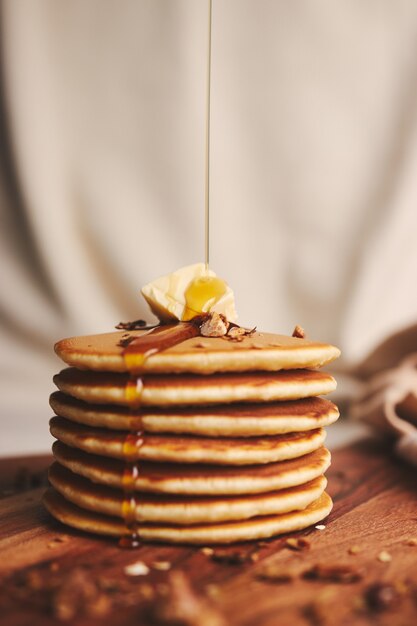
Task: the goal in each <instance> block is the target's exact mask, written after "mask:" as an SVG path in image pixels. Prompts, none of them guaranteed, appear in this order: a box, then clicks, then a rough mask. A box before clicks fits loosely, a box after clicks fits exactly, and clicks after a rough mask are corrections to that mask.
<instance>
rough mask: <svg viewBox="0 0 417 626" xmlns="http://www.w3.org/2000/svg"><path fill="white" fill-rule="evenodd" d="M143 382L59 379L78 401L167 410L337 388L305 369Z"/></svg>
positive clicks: (95, 376) (85, 374)
mask: <svg viewBox="0 0 417 626" xmlns="http://www.w3.org/2000/svg"><path fill="white" fill-rule="evenodd" d="M135 380H136V379H135ZM138 380H139V383H140V384H139V386H137V385H136V384H135V382H134V381H132V380H131V379H130V378H129V376H128V375H126V374H113V373H103V372H90V371H80V370H77V369H75V368H67V369H65V370H63V371H62V372H60V373H59V374H57V375H56V376H54V383H55V384H56V386H57V387H58V389H59V390H60V391H62V392H63V393H66V394H68V395H70V396H73V397H74V398H77V399H78V400H83V401H85V402H91V403H94V404H102V403H108V404H117V405H125V406H129V405H135V404H138V403H139V402H140V404H141V406H159V407H164V406H177V405H180V406H182V405H199V404H222V403H228V402H271V401H275V400H298V399H300V398H307V397H309V396H319V395H322V394H327V393H330V392H331V391H333V390H334V389H335V388H336V381H335V379H334V378H333V377H332V376H330V374H327V373H326V372H319V371H314V370H304V369H303V370H301V369H295V370H288V371H282V372H250V373H242V374H211V375H207V376H197V375H192V374H188V375H187V374H182V375H171V376H162V375H161V376H153V375H149V376H146V377H145V378H144V380H142V379H140V378H139V379H138ZM132 383H133V384H132Z"/></svg>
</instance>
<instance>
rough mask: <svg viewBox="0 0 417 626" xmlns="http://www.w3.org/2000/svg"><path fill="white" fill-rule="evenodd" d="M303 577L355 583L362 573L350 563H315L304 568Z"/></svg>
mask: <svg viewBox="0 0 417 626" xmlns="http://www.w3.org/2000/svg"><path fill="white" fill-rule="evenodd" d="M303 578H305V579H307V580H321V581H326V582H333V583H355V582H357V581H359V580H361V579H362V575H361V573H360V572H359V571H358V570H357V569H355V568H353V567H351V566H350V565H322V564H317V565H314V566H313V567H312V568H310V569H308V570H306V571H305V572H304V573H303Z"/></svg>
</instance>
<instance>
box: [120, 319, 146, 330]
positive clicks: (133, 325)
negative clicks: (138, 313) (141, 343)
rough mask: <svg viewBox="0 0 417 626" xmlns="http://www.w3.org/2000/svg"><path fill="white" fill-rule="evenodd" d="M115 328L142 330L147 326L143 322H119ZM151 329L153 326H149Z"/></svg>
mask: <svg viewBox="0 0 417 626" xmlns="http://www.w3.org/2000/svg"><path fill="white" fill-rule="evenodd" d="M115 328H117V329H118V330H139V329H140V330H144V329H145V328H148V324H147V322H145V320H135V321H134V322H119V323H118V324H117V326H116V327H115ZM151 328H154V326H151Z"/></svg>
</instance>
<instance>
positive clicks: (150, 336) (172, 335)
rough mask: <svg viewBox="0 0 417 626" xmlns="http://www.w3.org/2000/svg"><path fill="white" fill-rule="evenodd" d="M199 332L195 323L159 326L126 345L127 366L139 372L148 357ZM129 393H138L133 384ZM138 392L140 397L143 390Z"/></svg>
mask: <svg viewBox="0 0 417 626" xmlns="http://www.w3.org/2000/svg"><path fill="white" fill-rule="evenodd" d="M199 334H200V329H199V327H198V326H197V325H195V324H187V323H184V322H179V323H178V324H170V325H162V326H157V327H156V328H154V329H153V330H151V331H150V332H149V333H146V334H145V335H140V336H139V337H135V339H133V341H131V342H130V343H129V345H128V346H126V348H125V349H124V351H123V356H124V359H125V363H126V368H127V369H128V370H129V372H131V373H135V374H136V373H138V374H139V373H141V372H142V371H143V366H144V365H145V362H146V359H147V358H148V357H150V356H151V355H152V354H155V353H156V352H161V351H162V350H166V349H167V348H171V347H172V346H176V345H177V344H178V343H182V342H183V341H185V340H186V339H191V338H192V337H197V336H198V335H199ZM136 384H137V383H136V379H135V382H134V385H133V386H136ZM129 393H132V394H135V393H136V392H135V391H132V385H131V390H130V391H129ZM138 393H139V398H140V393H141V390H139V392H138ZM136 395H137V394H136ZM128 400H129V398H128ZM139 403H140V399H139ZM129 404H130V402H129Z"/></svg>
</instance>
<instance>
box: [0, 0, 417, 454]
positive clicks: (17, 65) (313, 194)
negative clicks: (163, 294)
mask: <svg viewBox="0 0 417 626" xmlns="http://www.w3.org/2000/svg"><path fill="white" fill-rule="evenodd" d="M0 6H1V41H0V45H1V58H0V62H1V74H0V80H1V92H0V106H1V110H0V114H1V117H0V162H1V168H0V216H1V228H0V282H1V286H2V288H1V291H0V342H1V346H0V377H1V388H0V402H1V428H2V437H1V444H0V445H1V447H0V453H2V454H6V453H7V454H9V453H10V454H11V453H14V452H23V451H35V450H45V449H47V448H48V447H49V443H50V442H49V440H48V436H47V424H46V422H47V418H48V416H49V415H50V409H49V408H48V405H47V397H48V394H49V392H50V391H51V390H52V385H51V382H50V379H51V376H52V373H53V372H54V371H57V370H58V369H59V367H60V364H59V362H58V360H57V359H56V358H55V357H54V355H53V351H52V345H53V343H54V341H56V340H57V339H59V338H61V337H64V336H70V335H76V334H84V333H96V332H105V331H109V330H112V328H113V327H114V325H115V324H116V323H117V322H118V321H120V320H128V319H136V318H139V317H146V318H147V319H151V316H150V315H149V314H148V312H147V309H146V306H145V303H144V301H143V300H142V299H141V298H140V296H139V289H140V287H141V286H142V285H144V284H145V283H147V282H149V281H150V280H152V279H153V278H155V277H157V276H159V275H163V274H166V273H169V272H170V271H173V270H174V269H177V268H179V267H181V266H183V265H187V264H191V263H194V262H198V261H202V260H204V164H205V162H204V154H205V153H204V151H205V88H206V83H205V81H206V42H207V2H205V1H203V0H117V1H116V0H72V1H71V2H56V1H55V0H20V1H19V2H16V1H15V0H2V2H1V4H0ZM212 51H213V57H212V116H211V194H210V206H211V218H210V235H211V239H210V250H211V255H210V265H211V267H212V269H213V270H214V271H216V272H217V273H218V274H219V275H220V276H222V277H223V278H225V279H226V280H227V281H228V282H229V284H230V285H231V286H232V288H233V290H234V292H235V296H236V304H237V311H238V314H239V320H240V322H241V323H242V324H244V325H248V326H249V325H250V326H254V325H255V324H256V325H257V326H258V328H260V329H263V330H266V331H272V332H281V333H284V334H288V333H291V331H292V329H293V327H294V325H295V324H300V325H301V326H303V327H304V328H306V329H307V332H308V335H309V336H310V337H311V338H314V339H318V340H320V339H321V340H323V341H328V342H333V343H335V344H336V345H338V346H339V347H341V349H342V352H343V358H342V360H341V361H340V366H339V369H340V372H341V373H344V374H347V375H348V376H349V377H350V378H351V379H352V380H354V381H356V382H357V383H359V386H360V388H361V389H362V391H361V393H366V392H365V391H363V390H364V389H365V387H366V385H367V384H368V382H369V381H370V376H371V374H369V376H368V373H365V372H364V371H363V370H361V369H360V364H361V363H364V362H365V361H366V359H367V358H368V355H369V354H371V353H372V352H373V351H374V350H376V349H377V347H378V346H379V345H380V344H382V343H383V342H384V341H386V340H387V339H388V338H389V337H392V336H397V334H398V333H400V332H402V331H404V332H405V333H407V329H409V328H411V327H412V326H413V325H414V324H415V323H416V322H417V292H416V289H415V285H416V283H417V246H416V245H415V235H416V232H417V176H416V172H417V4H416V3H415V2H414V1H413V0H398V1H397V2H395V3H393V2H391V1H390V0H368V1H367V2H360V3H358V2H351V0H339V1H338V2H333V1H332V0H321V1H319V2H313V1H312V0H300V1H299V2H276V1H272V0H256V1H255V0H228V1H227V2H222V1H220V0H214V3H213V42H212ZM414 348H415V347H414ZM414 348H413V349H414ZM405 356H406V354H404V358H405ZM399 363H400V362H399V361H398V362H397V363H392V364H391V365H390V367H391V369H392V368H396V367H397V366H398V365H399ZM383 367H384V365H383V364H382V363H380V364H379V365H377V366H376V368H375V370H374V371H373V374H377V373H378V372H379V371H380V370H381V369H382V368H383ZM401 367H403V366H401ZM400 371H401V376H402V373H403V372H404V371H405V370H404V368H403V369H401V370H400ZM373 374H372V375H373ZM399 375H400V374H399ZM413 385H414V383H413ZM341 387H342V388H341V390H340V391H341V393H342V394H343V393H344V388H343V385H342V386H341ZM413 388H414V387H413ZM346 389H347V387H345V390H346ZM382 404H383V402H382V401H381V405H382ZM391 422H392V420H390V423H391Z"/></svg>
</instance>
